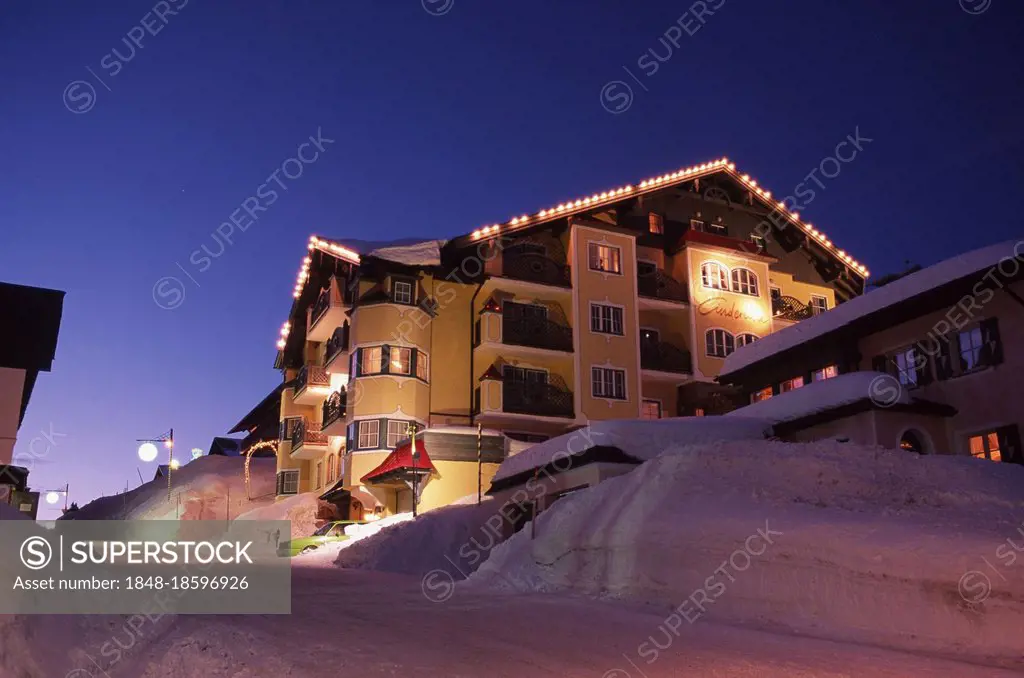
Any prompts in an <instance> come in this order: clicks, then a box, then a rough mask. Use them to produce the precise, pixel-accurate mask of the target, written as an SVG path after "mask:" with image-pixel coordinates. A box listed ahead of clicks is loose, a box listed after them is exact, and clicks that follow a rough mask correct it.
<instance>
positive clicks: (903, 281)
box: [720, 239, 1021, 376]
mask: <svg viewBox="0 0 1024 678" xmlns="http://www.w3.org/2000/svg"><path fill="white" fill-rule="evenodd" d="M1020 242H1021V241H1020V240H1019V239H1018V240H1007V241H1006V242H1002V243H999V244H997V245H989V246H988V247H983V248H981V249H978V250H974V251H973V252H968V253H966V254H960V255H958V256H956V257H954V258H952V259H946V260H945V261H941V262H939V263H937V264H935V265H934V266H929V267H928V268H924V269H921V270H920V271H918V272H916V273H911V274H910V275H908V276H906V277H904V278H900V279H899V280H895V281H893V282H891V283H889V284H888V285H885V286H884V287H880V288H878V289H875V290H872V291H870V292H868V293H867V294H864V295H861V296H859V297H855V298H853V299H851V300H850V301H848V302H846V303H844V304H840V305H839V306H836V307H835V308H834V309H832V310H830V311H828V312H827V313H822V314H821V315H816V316H812V317H810V318H808V319H807V320H802V321H800V322H798V323H796V324H795V325H791V326H790V327H787V328H785V329H782V330H780V331H778V332H773V333H771V334H769V335H767V336H765V337H762V338H761V339H759V340H757V341H755V342H754V343H752V344H747V345H745V346H742V347H739V348H737V349H736V350H735V351H733V352H732V353H731V354H730V355H729V357H728V358H726V359H725V364H724V365H723V366H722V371H721V375H720V376H722V375H727V374H730V373H732V372H736V371H738V370H741V369H743V368H745V367H749V366H750V365H753V364H754V363H756V362H758V361H760V360H763V359H765V358H766V357H768V356H770V355H774V354H776V353H779V352H780V351H785V350H787V349H790V348H793V347H794V346H799V345H800V344H802V343H804V342H807V341H810V340H811V339H814V338H816V337H820V336H823V335H825V334H828V333H829V332H832V331H834V330H837V329H839V328H840V327H844V326H845V325H849V324H850V323H851V322H853V321H855V320H858V319H860V318H863V317H865V316H867V315H870V314H872V313H875V312H877V311H881V310H882V309H885V308H888V307H890V306H893V305H894V304H898V303H900V302H902V301H906V300H908V299H913V298H914V297H916V296H918V295H920V294H924V293H925V292H928V291H929V290H931V289H934V288H936V287H939V286H941V285H945V284H947V283H950V282H953V281H955V280H959V279H960V278H964V277H967V276H969V275H973V274H975V273H977V272H979V271H983V270H985V269H986V268H991V267H993V266H995V265H997V264H998V263H999V262H1000V261H1002V260H1003V259H1012V258H1013V257H1014V256H1015V255H1016V253H1017V249H1016V248H1017V245H1018V244H1019V243H1020ZM1014 270H1016V266H1015V267H1014Z"/></svg>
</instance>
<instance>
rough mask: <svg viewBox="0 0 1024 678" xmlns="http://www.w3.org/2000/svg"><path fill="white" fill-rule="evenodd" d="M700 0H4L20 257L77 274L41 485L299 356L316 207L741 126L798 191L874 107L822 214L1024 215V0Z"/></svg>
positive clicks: (87, 467) (574, 187) (338, 216)
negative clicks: (302, 158) (317, 140)
mask: <svg viewBox="0 0 1024 678" xmlns="http://www.w3.org/2000/svg"><path fill="white" fill-rule="evenodd" d="M692 4H693V3H691V2H667V1H663V0H660V1H654V0H651V1H648V2H643V3H638V2H633V1H629V0H593V1H590V0H587V1H585V0H572V1H569V0H520V1H518V2H500V3H499V2H469V1H468V0H422V2H421V0H391V1H389V2H386V3H385V2H336V1H330V0H290V1H287V2H285V1H283V0H272V1H271V0H267V1H265V2H252V1H251V0H249V1H243V0H221V1H218V2H216V3H214V2H209V1H208V0H166V2H162V3H161V2H156V1H155V0H146V1H145V2H141V1H135V0H133V1H126V0H110V1H109V2H104V3H81V2H71V1H70V0H64V1H63V2H55V1H54V0H8V2H5V3H4V5H3V6H2V7H0V81H2V82H3V83H4V88H3V93H4V94H3V96H2V98H0V153H2V157H3V160H4V162H3V163H2V164H0V280H4V281H8V282H15V283H21V284H28V285H36V286H41V287H51V288H56V289H61V290H65V291H66V292H67V296H66V299H65V306H64V319H63V325H62V327H61V333H60V342H59V346H58V350H57V357H56V360H55V362H54V366H53V371H52V372H51V373H49V374H42V375H40V378H39V381H38V383H37V385H36V389H35V393H34V395H33V398H32V402H31V404H30V407H29V409H28V414H27V416H26V418H25V421H24V424H23V425H22V428H21V431H20V437H19V441H18V444H17V447H16V448H15V455H16V459H17V460H18V462H19V463H27V464H28V465H30V466H32V474H31V479H30V480H31V484H32V486H33V487H34V489H51V488H53V487H56V486H59V485H63V484H64V483H66V482H70V484H71V499H72V500H74V501H77V502H78V503H79V504H85V503H86V502H88V501H90V500H91V499H93V498H95V497H97V496H99V495H101V494H111V493H113V492H115V491H118V490H119V489H123V488H124V487H125V485H126V484H127V485H130V486H133V487H134V486H135V485H137V484H138V480H139V477H138V473H139V472H141V474H142V476H143V477H144V478H146V479H147V480H148V479H150V478H151V477H152V475H153V472H154V468H153V466H152V465H148V467H147V465H145V464H143V463H142V462H140V461H139V460H138V458H137V456H136V443H135V440H136V439H137V438H144V437H150V436H157V435H160V434H161V433H163V432H165V431H166V430H167V429H169V428H171V427H173V428H174V430H175V436H176V439H177V443H178V444H177V447H178V450H179V451H180V453H182V454H187V451H188V450H189V449H190V448H193V447H200V448H202V449H204V450H205V449H207V448H208V446H209V443H210V440H211V439H212V438H213V437H214V436H216V435H222V434H224V433H225V432H226V431H227V430H228V429H229V428H231V427H232V426H233V425H234V424H235V423H236V422H237V421H238V420H239V419H240V418H241V416H242V415H244V414H245V413H246V412H247V411H248V410H249V409H250V408H251V407H252V406H253V405H254V404H255V403H256V402H258V401H259V400H260V399H261V398H262V397H263V396H264V395H265V394H266V393H267V392H268V391H269V390H270V389H271V388H272V387H273V386H274V385H275V384H276V383H277V382H278V381H279V379H280V376H279V374H278V373H277V372H275V371H274V369H273V360H274V355H275V349H274V342H275V340H276V338H277V333H278V329H279V327H280V325H281V323H282V322H283V321H284V320H285V319H286V314H287V311H288V308H289V304H290V302H291V289H292V285H293V283H294V280H295V274H296V270H297V268H298V265H299V262H300V259H301V257H302V256H303V254H304V251H305V243H306V241H307V239H308V237H309V235H310V234H311V233H318V234H321V235H327V236H334V237H351V238H363V239H375V240H380V239H392V238H402V237H410V236H423V237H438V238H444V237H448V236H452V235H456V234H461V233H465V232H468V231H471V230H473V229H474V228H477V227H479V226H480V225H483V224H489V223H493V222H495V221H503V220H506V219H508V218H510V217H512V216H515V215H518V214H522V213H525V212H534V211H536V210H538V209H541V208H545V207H548V206H550V205H552V204H557V203H558V202H560V201H563V200H566V199H569V198H576V197H579V196H581V195H589V194H592V193H594V192H600V191H602V190H605V189H607V188H611V187H615V186H619V185H622V184H625V183H630V182H636V181H638V180H639V179H641V178H644V177H648V176H651V175H656V174H661V173H664V172H666V171H673V170H675V169H678V168H680V167H683V166H687V165H690V164H694V163H700V162H704V161H707V160H711V159H714V158H718V157H722V156H728V157H729V158H730V159H731V160H733V161H735V162H736V163H737V166H738V167H739V169H741V170H742V171H744V172H748V173H750V174H751V175H753V176H754V177H756V178H757V179H758V180H759V181H760V182H761V183H762V184H764V185H766V186H767V187H768V188H769V189H770V190H771V191H772V192H773V193H774V194H775V195H777V196H780V197H781V196H784V195H787V194H789V193H792V192H793V191H794V188H795V187H796V186H797V185H798V184H800V183H801V182H803V181H805V177H807V175H808V174H809V173H810V172H811V171H812V170H814V169H815V168H817V167H819V165H820V163H821V162H822V160H824V159H825V158H828V157H829V156H831V155H832V154H833V153H834V148H835V146H836V144H837V143H838V142H840V141H842V140H843V139H845V138H846V137H847V135H852V134H854V133H855V131H856V130H858V129H859V133H860V136H861V137H866V138H868V139H870V140H871V141H870V142H866V143H864V144H863V150H862V151H861V152H860V153H859V154H858V156H857V157H856V158H855V159H854V160H852V161H850V162H848V163H845V164H843V165H842V166H841V171H840V172H839V174H838V175H837V176H835V177H834V178H826V179H822V181H823V184H824V186H823V188H819V187H817V186H815V189H816V197H815V198H814V200H813V202H812V203H811V204H809V205H807V206H806V207H805V208H804V209H803V210H802V215H803V216H804V217H805V218H806V219H807V220H808V221H810V222H812V223H814V225H815V226H816V227H818V228H820V229H821V230H823V231H824V232H825V233H826V234H827V235H828V236H829V237H830V238H831V239H832V240H833V241H834V242H835V243H837V244H838V246H839V247H842V248H844V249H845V250H846V251H848V252H849V253H851V254H852V255H853V256H854V257H855V258H857V259H858V260H859V261H861V262H863V263H864V264H866V265H867V266H868V268H869V269H871V271H872V274H873V275H874V276H875V277H877V276H878V275H880V274H883V273H885V272H889V271H894V270H897V269H900V268H902V267H903V266H904V262H905V261H907V260H910V261H913V262H917V263H921V264H925V265H927V264H930V263H934V262H935V261H938V260H940V259H943V258H947V257H950V256H954V255H956V254H957V253H960V252H963V251H966V250H969V249H972V248H975V247H978V246H982V245H985V244H989V243H992V242H996V241H999V240H1004V239H1009V238H1013V237H1015V236H1017V235H1021V234H1022V231H1024V229H1022V228H1021V223H1020V222H1021V217H1020V214H1019V211H1018V210H1017V204H1016V196H1018V195H1019V193H1020V186H1021V184H1022V183H1024V161H1022V158H1024V125H1022V124H1021V111H1024V92H1022V83H1024V78H1022V70H1024V58H1022V57H1024V48H1022V47H1021V42H1020V40H1019V30H1020V26H1021V25H1022V21H1021V20H1022V19H1024V3H1020V2H1015V1H1014V0H928V1H924V0H914V1H907V2H889V1H883V0H867V1H865V2H851V3H824V2H819V1H817V0H800V1H796V0H795V1H794V2H788V3H785V8H784V9H782V8H781V3H766V2H759V1H756V0H706V7H709V8H716V7H717V9H715V10H714V12H713V14H710V15H708V14H705V15H704V16H703V17H702V18H703V22H701V19H699V18H696V16H695V13H694V12H693V11H692V10H690V9H689V8H690V7H691V5H692ZM840 4H845V5H846V6H843V7H841V6H839V5H840ZM168 8H169V9H170V10H171V11H175V12H176V13H175V14H170V13H168V12H167V9H168ZM154 9H157V10H159V11H160V13H163V14H164V19H165V20H164V21H160V20H159V19H158V18H157V17H156V16H155V14H154V13H153V10H154ZM698 9H699V8H698ZM144 24H145V25H148V26H149V28H148V29H147V28H145V27H144ZM673 26H675V27H677V28H673ZM679 27H683V28H685V29H686V30H685V31H683V30H680V29H679ZM151 31H152V32H154V33H155V35H153V34H151ZM691 33H692V34H691ZM132 36H134V37H135V39H136V40H137V42H138V44H139V46H136V44H134V43H132ZM140 36H141V37H140ZM666 36H668V38H671V39H667V38H666ZM126 40H127V42H125V41H126ZM673 40H674V43H677V44H674V43H673ZM132 48H134V49H132ZM114 50H117V52H116V53H115V52H114ZM648 50H654V52H655V53H656V54H657V55H658V56H659V57H660V58H661V59H663V61H661V62H656V63H657V65H658V68H657V71H656V72H652V68H651V67H650V64H651V63H652V62H653V55H652V54H651V53H649V52H648ZM645 54H647V56H646V57H645ZM644 64H646V65H644ZM115 71H116V72H115ZM614 81H621V82H620V83H615V82H614ZM609 83H612V84H611V85H609ZM625 87H629V88H630V89H631V93H632V97H631V98H630V97H629V96H626V95H628V92H627V90H626V89H625ZM90 88H91V89H90ZM602 93H603V94H604V97H602ZM625 103H628V104H629V105H628V107H626V108H625V109H624V110H619V109H621V108H622V107H623V105H624V104H625ZM609 108H611V109H612V110H613V111H615V112H610V111H609V110H608V109H609ZM318 130H322V135H323V136H324V137H326V138H328V139H330V140H332V141H333V143H330V144H328V143H326V142H324V143H323V147H324V150H323V152H322V153H321V154H320V155H319V157H318V158H317V159H316V160H315V161H314V162H310V163H308V164H305V165H303V166H302V174H301V176H299V177H297V178H295V179H294V180H292V179H288V178H282V179H281V181H283V182H284V187H280V186H278V189H277V190H278V198H277V200H276V201H275V202H274V204H273V205H269V206H267V209H266V211H265V212H261V213H260V214H259V217H260V218H259V220H258V221H256V222H254V223H251V224H248V223H247V224H246V225H247V228H246V229H245V231H244V232H242V231H241V230H236V231H235V232H234V234H233V235H232V240H233V243H232V244H230V245H229V246H227V247H226V248H224V250H223V253H220V254H219V256H216V257H210V261H209V265H208V266H205V262H204V261H203V260H202V258H201V257H202V255H200V258H199V259H198V261H200V262H201V264H202V265H200V264H196V263H194V262H195V261H196V259H195V258H194V257H193V253H194V252H196V251H197V250H201V248H202V247H203V246H204V245H205V246H206V247H207V248H209V249H210V251H211V252H213V253H218V252H219V251H220V250H221V247H222V246H221V245H220V244H219V243H218V242H217V241H215V239H214V235H213V234H214V232H215V229H216V228H217V227H218V225H219V224H221V223H223V222H225V221H227V220H228V219H229V218H230V215H231V214H232V212H235V211H236V210H238V209H239V208H240V207H241V206H242V205H243V202H244V201H245V200H246V199H247V198H251V197H253V196H256V195H257V192H258V191H259V190H260V187H261V186H262V185H264V184H267V183H268V178H269V177H271V175H272V173H274V172H275V171H276V170H279V169H281V167H282V163H284V162H285V161H286V160H288V159H289V158H292V157H295V155H296V151H297V148H298V146H299V144H301V143H303V142H304V141H307V140H308V137H309V136H310V135H313V136H316V135H317V133H318ZM311 153H312V151H309V150H308V148H307V151H306V157H310V155H311ZM287 171H288V172H289V173H291V174H295V173H296V171H297V169H296V165H292V166H291V167H290V168H287ZM828 171H829V172H830V173H834V170H832V169H831V168H830V167H828ZM278 176H279V178H280V175H278ZM271 181H273V180H271ZM271 187H273V185H272V186H271ZM264 204H266V201H264ZM204 266H205V267H204ZM200 269H202V270H200ZM168 276H174V277H176V278H177V279H179V280H180V281H181V282H182V284H183V287H182V288H181V289H180V290H179V292H181V291H183V294H184V296H183V297H182V298H181V303H180V304H179V305H176V307H175V308H173V309H166V308H161V306H160V305H158V303H156V302H157V301H163V302H164V305H165V306H166V305H167V302H168V300H169V299H170V298H171V296H168V295H169V294H170V292H169V290H168V288H166V287H165V288H164V289H162V290H161V291H158V292H159V293H158V294H156V295H154V285H156V284H157V282H158V281H159V280H161V279H162V278H166V277H168ZM172 296H173V295H172ZM4 331H11V328H4ZM14 331H17V330H16V328H14ZM44 434H46V435H48V436H49V437H50V438H52V439H53V441H54V444H52V445H49V446H47V444H44V443H43V442H38V439H40V438H41V437H44ZM34 440H36V441H37V442H36V443H35V444H34V446H33V447H32V449H31V451H30V446H32V445H33V442H32V441H34ZM43 451H45V453H44V454H41V455H33V452H35V453H40V452H43ZM33 456H35V457H36V458H35V460H34V461H33V460H32V459H31V458H32V457H33ZM137 468H138V469H139V472H137V471H136V469H137ZM56 515H57V512H56V511H54V510H52V509H47V510H42V511H41V512H40V517H41V518H53V517H56Z"/></svg>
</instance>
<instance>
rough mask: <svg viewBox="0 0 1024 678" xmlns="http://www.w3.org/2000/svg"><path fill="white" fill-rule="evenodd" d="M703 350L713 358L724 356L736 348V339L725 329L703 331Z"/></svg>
mask: <svg viewBox="0 0 1024 678" xmlns="http://www.w3.org/2000/svg"><path fill="white" fill-rule="evenodd" d="M704 348H705V352H706V353H707V354H708V355H709V356H712V357H715V358H724V357H726V356H728V355H729V354H730V353H732V352H733V350H735V348H736V340H735V339H734V338H733V336H732V335H731V334H729V333H728V332H726V331H725V330H708V331H707V332H705V333H704Z"/></svg>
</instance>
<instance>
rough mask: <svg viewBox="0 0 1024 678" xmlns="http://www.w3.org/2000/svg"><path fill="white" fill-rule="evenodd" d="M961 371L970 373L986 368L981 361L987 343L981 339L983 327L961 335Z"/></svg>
mask: <svg viewBox="0 0 1024 678" xmlns="http://www.w3.org/2000/svg"><path fill="white" fill-rule="evenodd" d="M959 344H960V371H961V372H970V371H971V370H976V369H978V368H979V367H984V365H983V364H982V361H981V349H982V347H983V346H984V344H985V342H984V341H983V340H982V337H981V327H973V328H971V329H969V330H964V331H963V332H961V333H960V337H959Z"/></svg>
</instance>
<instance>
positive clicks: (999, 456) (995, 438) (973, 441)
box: [968, 431, 1003, 461]
mask: <svg viewBox="0 0 1024 678" xmlns="http://www.w3.org/2000/svg"><path fill="white" fill-rule="evenodd" d="M968 444H969V446H970V450H971V456H972V457H976V458H978V459H990V460H992V461H1002V460H1003V453H1002V449H1001V446H1000V445H999V434H998V433H996V432H995V431H990V432H988V433H981V434H979V435H976V436H971V437H970V439H969V440H968Z"/></svg>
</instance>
